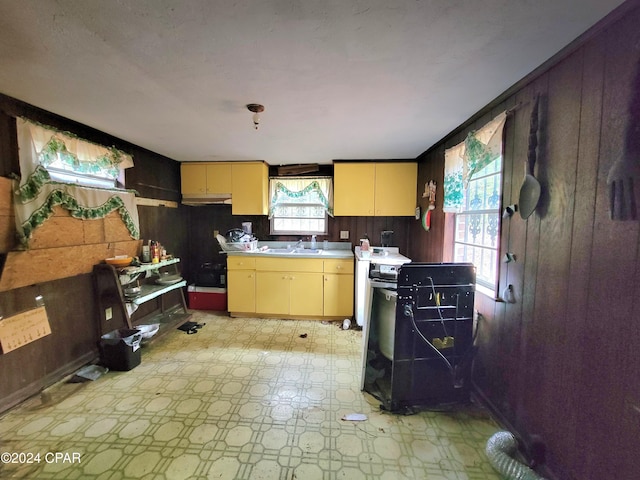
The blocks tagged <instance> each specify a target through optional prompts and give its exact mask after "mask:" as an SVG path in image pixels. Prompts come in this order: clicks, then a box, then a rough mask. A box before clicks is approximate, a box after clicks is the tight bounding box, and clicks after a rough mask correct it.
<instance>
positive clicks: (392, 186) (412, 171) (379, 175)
mask: <svg viewBox="0 0 640 480" xmlns="http://www.w3.org/2000/svg"><path fill="white" fill-rule="evenodd" d="M417 185H418V164H417V163H377V164H376V188H375V190H376V200H375V206H376V207H375V208H376V212H375V215H376V216H379V217H402V216H414V215H415V211H416V204H417V199H416V191H417Z"/></svg>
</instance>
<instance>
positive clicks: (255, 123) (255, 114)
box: [247, 103, 264, 130]
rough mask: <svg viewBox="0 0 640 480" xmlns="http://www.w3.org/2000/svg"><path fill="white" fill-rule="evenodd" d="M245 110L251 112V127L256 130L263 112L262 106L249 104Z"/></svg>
mask: <svg viewBox="0 0 640 480" xmlns="http://www.w3.org/2000/svg"><path fill="white" fill-rule="evenodd" d="M247 109H249V111H250V112H253V126H254V127H255V128H256V130H257V129H258V127H259V126H260V114H261V113H262V112H264V105H260V104H258V103H250V104H248V105H247Z"/></svg>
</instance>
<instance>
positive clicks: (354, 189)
mask: <svg viewBox="0 0 640 480" xmlns="http://www.w3.org/2000/svg"><path fill="white" fill-rule="evenodd" d="M375 180H376V165H375V163H365V162H362V163H360V162H359V163H336V164H334V166H333V213H334V215H341V216H372V215H374V213H375V210H374V208H375V205H374V202H375Z"/></svg>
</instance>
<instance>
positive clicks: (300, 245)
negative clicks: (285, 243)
mask: <svg viewBox="0 0 640 480" xmlns="http://www.w3.org/2000/svg"><path fill="white" fill-rule="evenodd" d="M296 248H304V244H303V243H302V239H300V240H298V243H296Z"/></svg>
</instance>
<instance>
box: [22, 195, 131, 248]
mask: <svg viewBox="0 0 640 480" xmlns="http://www.w3.org/2000/svg"><path fill="white" fill-rule="evenodd" d="M57 205H59V206H61V207H62V208H64V209H65V210H68V211H69V212H70V213H71V216H72V217H73V218H78V219H81V220H95V219H99V218H104V217H106V216H107V215H108V214H109V213H111V212H113V211H116V210H117V211H118V213H119V214H120V217H121V218H122V221H123V222H124V224H125V226H126V227H127V230H129V234H130V235H131V237H132V238H134V239H136V240H137V239H139V238H140V232H139V231H138V229H137V228H136V225H135V223H134V221H133V219H132V218H131V215H130V214H129V211H128V210H127V208H126V207H125V205H124V202H123V201H122V199H121V198H120V197H119V196H117V195H114V196H112V197H111V198H109V200H107V201H106V202H105V203H103V204H102V205H100V206H98V207H83V206H82V205H80V204H79V203H78V201H77V200H76V199H75V198H73V197H72V196H71V195H69V194H68V193H66V192H64V191H62V190H59V189H56V190H54V191H52V192H51V193H50V194H49V196H48V197H47V199H46V201H45V202H44V204H43V205H42V206H41V207H40V208H38V209H37V210H36V211H35V212H33V214H32V215H31V216H30V217H29V219H28V220H26V221H25V222H24V223H23V224H22V230H23V235H21V236H20V238H19V240H20V244H21V245H22V246H23V247H25V248H26V247H28V241H29V239H30V238H31V236H32V234H33V231H34V230H35V229H36V228H37V227H39V226H40V225H42V224H43V223H44V222H45V221H46V220H47V219H49V218H50V217H51V216H52V215H53V208H54V207H55V206H57Z"/></svg>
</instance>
